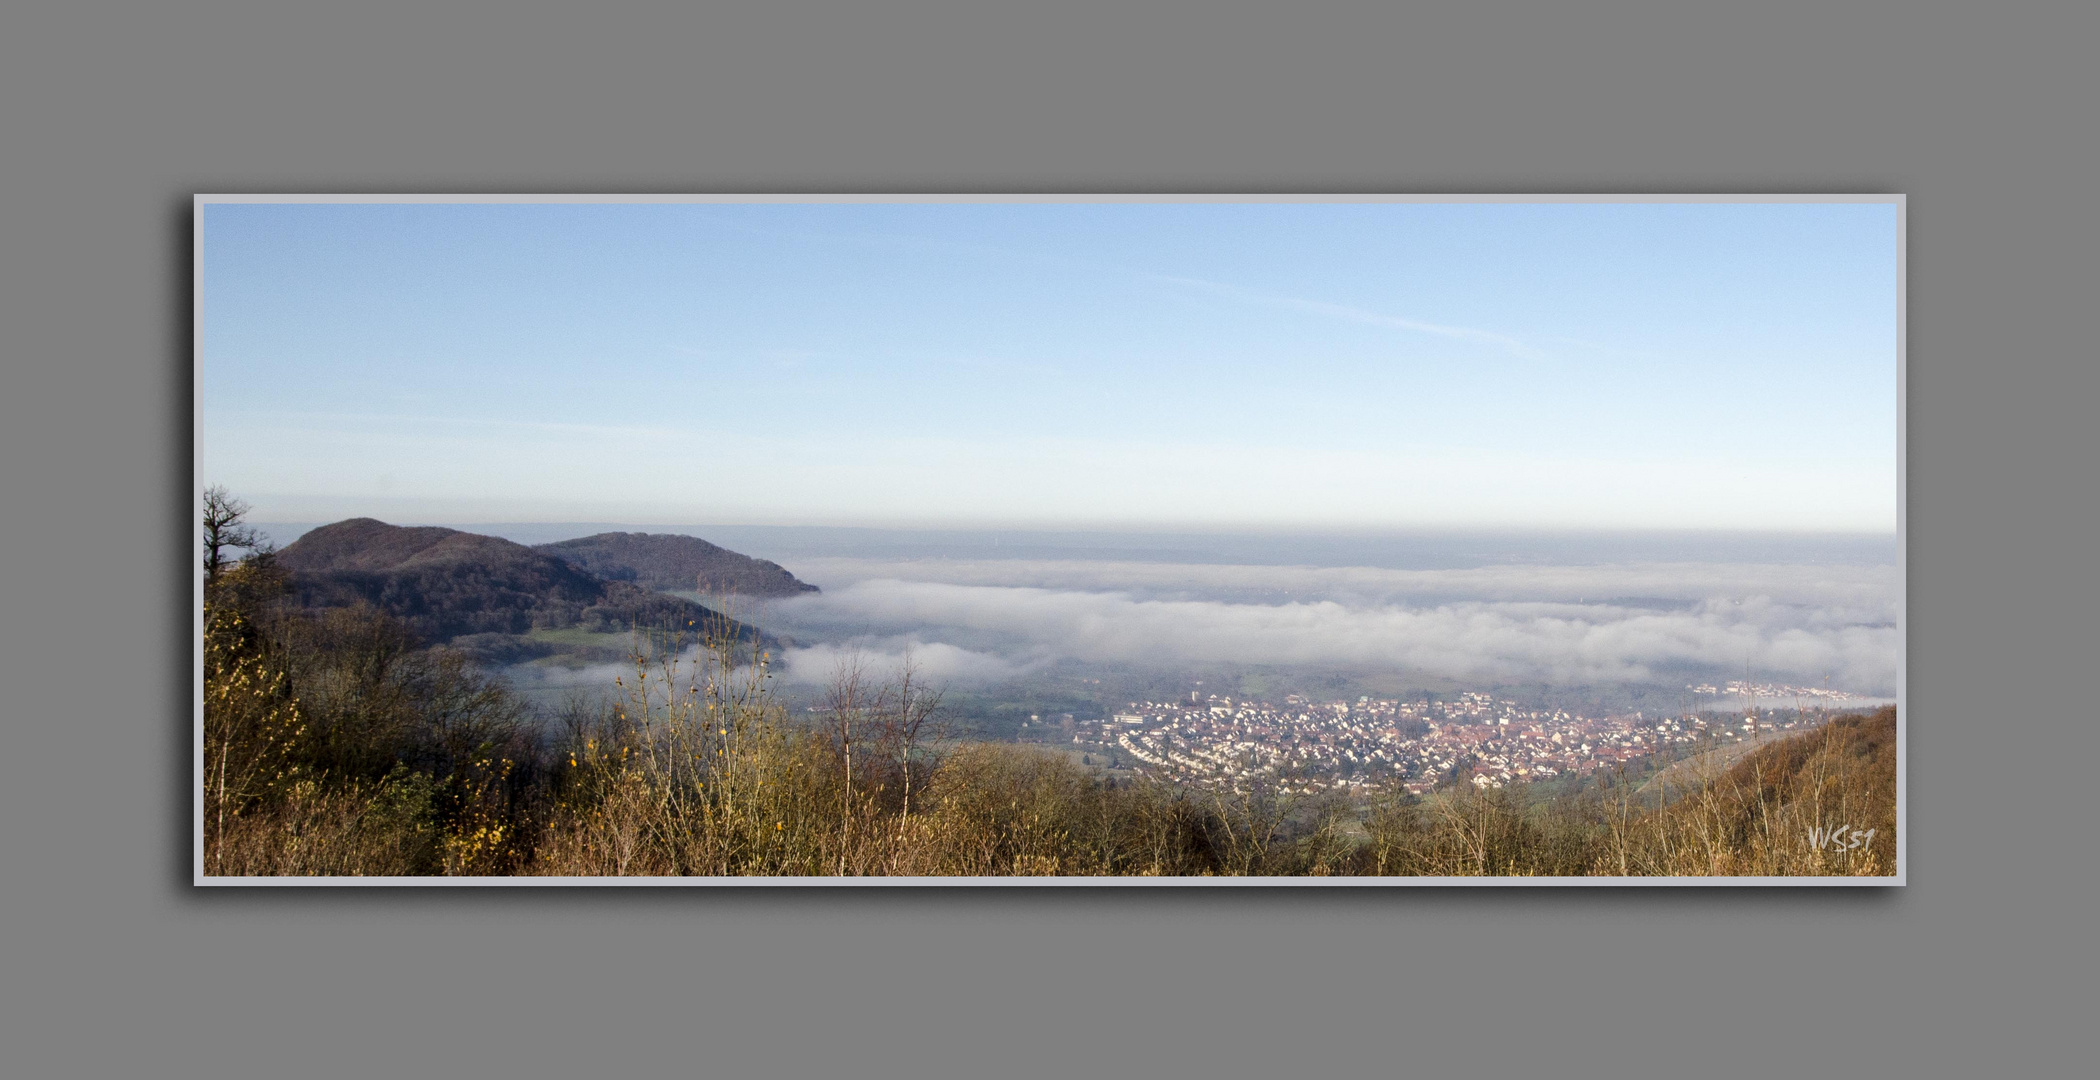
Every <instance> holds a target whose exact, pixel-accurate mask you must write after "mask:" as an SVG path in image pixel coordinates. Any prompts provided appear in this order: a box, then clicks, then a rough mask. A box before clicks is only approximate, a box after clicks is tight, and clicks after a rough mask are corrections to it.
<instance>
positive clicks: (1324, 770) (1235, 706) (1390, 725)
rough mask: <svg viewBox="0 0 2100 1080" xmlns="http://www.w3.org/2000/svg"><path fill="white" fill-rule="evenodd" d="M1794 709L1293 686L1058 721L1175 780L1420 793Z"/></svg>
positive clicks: (1576, 764)
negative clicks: (1681, 708)
mask: <svg viewBox="0 0 2100 1080" xmlns="http://www.w3.org/2000/svg"><path fill="white" fill-rule="evenodd" d="M1798 717H1799V714H1795V717H1794V718H1789V719H1787V720H1784V721H1780V722H1778V723H1777V724H1776V725H1775V718H1773V717H1769V716H1767V717H1764V718H1762V719H1761V720H1760V719H1759V718H1756V717H1754V716H1752V717H1746V718H1743V719H1741V720H1740V721H1738V720H1735V719H1732V718H1727V719H1722V718H1715V717H1713V716H1710V715H1686V716H1676V717H1658V718H1651V717H1648V716H1646V715H1644V714H1643V713H1639V712H1634V713H1626V714H1623V715H1610V716H1594V717H1592V716H1581V715H1576V714H1573V713H1569V712H1567V711H1565V710H1559V709H1534V708H1526V707H1523V706H1520V705H1518V704H1517V703H1516V702H1514V701H1507V700H1497V699H1496V698H1495V697H1494V696H1493V695H1491V694H1485V693H1473V692H1468V693H1462V694H1458V695H1456V696H1455V697H1451V698H1441V699H1436V700H1429V699H1424V700H1420V701H1378V700H1372V699H1371V698H1368V697H1360V698H1358V699H1356V700H1355V701H1353V702H1352V701H1328V702H1312V701H1308V700H1305V699H1303V698H1299V697H1296V696H1293V697H1289V698H1286V699H1284V702H1283V704H1282V705H1280V706H1279V705H1272V704H1270V703H1269V702H1266V701H1250V700H1244V699H1240V700H1235V699H1233V698H1230V697H1223V696H1219V695H1216V694H1212V695H1208V696H1200V695H1198V694H1195V693H1191V694H1190V696H1189V700H1187V701H1171V702H1162V701H1141V702H1131V703H1129V705H1127V706H1126V707H1125V708H1124V709H1123V710H1121V711H1119V712H1117V713H1115V714H1113V715H1112V716H1110V717H1108V718H1107V719H1105V720H1101V721H1087V722H1081V723H1077V724H1074V723H1072V722H1071V721H1069V720H1067V721H1066V724H1067V730H1069V731H1070V732H1071V739H1072V742H1073V743H1075V744H1077V747H1076V748H1079V749H1085V750H1090V751H1096V752H1099V753H1102V754H1104V755H1106V756H1107V757H1108V758H1109V759H1110V760H1112V761H1120V762H1121V763H1123V764H1126V765H1129V766H1130V767H1133V768H1135V769H1137V770H1138V771H1140V772H1143V773H1147V774H1150V775H1157V776H1162V777H1166V778H1171V779H1174V780H1178V781H1182V782H1185V783H1192V784H1198V785H1206V786H1220V787H1230V788H1235V789H1244V788H1246V787H1247V786H1249V785H1250V784H1253V783H1255V782H1260V783H1263V784H1266V785H1272V786H1276V787H1280V788H1282V789H1284V790H1288V791H1300V792H1312V791H1317V790H1323V789H1328V788H1335V787H1343V788H1355V789H1368V788H1373V787H1382V786H1384V785H1386V784H1390V783H1393V782H1395V781H1397V782H1399V783H1401V784H1403V785H1405V786H1406V788H1407V789H1408V790H1409V791H1412V792H1416V793H1421V792H1424V791H1428V790H1430V789H1432V788H1434V787H1436V786H1437V785H1438V784H1439V783H1444V782H1448V781H1450V780H1451V779H1452V778H1454V776H1456V777H1457V778H1458V779H1460V780H1461V781H1463V782H1470V783H1473V784H1476V785H1480V786H1482V787H1501V786H1503V785H1505V784H1510V783H1525V782H1530V781H1534V780H1548V779H1552V778H1554V777H1556V776H1562V775H1565V774H1567V773H1571V772H1573V773H1585V772H1589V771H1591V770H1594V769H1596V768H1598V767H1600V766H1602V767H1612V766H1615V765H1618V764H1620V763H1623V762H1628V761H1633V760H1636V759H1639V758H1645V757H1647V756H1648V755H1650V754H1654V753H1657V752H1658V751H1661V750H1664V749H1667V748H1671V747H1676V746H1690V745H1691V744H1695V743H1705V742H1711V741H1714V740H1717V739H1739V738H1742V737H1744V736H1745V735H1747V734H1750V733H1751V729H1753V726H1754V725H1757V724H1759V723H1763V724H1764V725H1765V726H1766V727H1767V728H1771V727H1774V726H1778V727H1792V726H1794V725H1795V724H1797V723H1799V722H1800V720H1799V719H1798Z"/></svg>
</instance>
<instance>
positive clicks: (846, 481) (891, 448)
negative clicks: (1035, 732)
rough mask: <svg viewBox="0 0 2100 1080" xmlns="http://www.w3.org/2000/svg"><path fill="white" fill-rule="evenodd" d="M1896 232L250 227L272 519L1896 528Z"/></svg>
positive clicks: (209, 294) (518, 222)
mask: <svg viewBox="0 0 2100 1080" xmlns="http://www.w3.org/2000/svg"><path fill="white" fill-rule="evenodd" d="M1896 230H1897V209H1896V208H1895V207H1893V206H1889V205H1862V204H1828V205H1801V204H1749V205H1714V204H1658V205H1627V204H1594V205H1584V204H1533V205H1509V204H1466V205H1420V204H1355V205H1287V204H1286V205H1278V204H1231V205H1223V204H1192V205H1160V204H1121V205H1100V204H1085V205H1050V204H1039V205H1010V204H1009V205H982V204H978V205H955V204H950V205H837V204H834V205H778V204H773V205H616V206H581V205H538V206H518V205H481V206H464V205H209V206H207V207H205V209H204V225H203V244H202V251H201V257H200V261H201V275H200V280H199V285H200V289H201V294H200V320H199V342H200V352H199V358H200V364H201V368H202V381H203V406H202V414H201V423H202V439H203V472H204V478H205V480H206V482H208V483H223V484H226V485H227V486H228V487H230V488H231V489H233V490H234V491H235V493H236V494H239V495H241V496H242V497H244V498H246V499H248V500H249V501H250V502H252V503H253V504H255V507H256V517H257V518H258V519H259V520H330V519H333V518H338V517H347V516H352V515H357V514H371V515H374V516H380V517H386V518H388V519H389V520H398V521H412V520H413V521H502V520H512V521H547V520H593V521H602V520H620V521H630V522H637V523H648V522H657V523H663V524H706V523H744V524H864V525H956V526H970V525H1000V526H1004V525H1035V526H1051V527H1056V526H1087V527H1099V526H1132V527H1148V526H1160V527H1187V526H1199V527H1204V526H1217V527H1239V526H1258V527H1266V526H1299V527H1320V528H1332V527H1367V528H1409V527H1478V526H1487V527H1504V526H1510V527H1530V528H1730V529H1738V528H1749V529H1785V530H1846V531H1890V530H1893V529H1894V528H1895V524H1896V484H1897V458H1896V411H1897V406H1898V401H1897V390H1896V370H1897V311H1898V308H1897V288H1898V280H1899V278H1898V272H1897V271H1898V268H1897V250H1896Z"/></svg>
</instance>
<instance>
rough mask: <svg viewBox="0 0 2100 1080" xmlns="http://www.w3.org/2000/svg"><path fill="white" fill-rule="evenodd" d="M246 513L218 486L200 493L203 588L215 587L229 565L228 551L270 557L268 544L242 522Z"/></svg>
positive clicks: (237, 501) (238, 501)
mask: <svg viewBox="0 0 2100 1080" xmlns="http://www.w3.org/2000/svg"><path fill="white" fill-rule="evenodd" d="M249 509H251V508H250V507H249V505H248V504H247V503H245V502H242V501H241V500H239V499H236V498H234V497H233V496H232V495H231V494H230V493H228V492H227V490H226V489H225V488H224V487H223V486H221V485H218V484H213V485H212V486H210V487H208V488H205V489H204V582H205V584H207V585H210V584H215V583H216V582H217V581H218V580H219V574H220V573H222V572H224V571H225V569H226V568H227V566H228V565H229V564H230V563H231V562H232V559H231V558H230V557H229V556H228V555H227V550H228V549H230V548H245V549H247V550H248V551H251V552H253V553H255V554H257V555H268V554H269V553H270V551H271V545H270V542H269V541H268V540H266V539H264V538H263V534H262V533H261V532H260V531H258V530H257V529H256V528H255V527H254V526H252V525H249V524H247V522H246V518H247V516H248V511H249Z"/></svg>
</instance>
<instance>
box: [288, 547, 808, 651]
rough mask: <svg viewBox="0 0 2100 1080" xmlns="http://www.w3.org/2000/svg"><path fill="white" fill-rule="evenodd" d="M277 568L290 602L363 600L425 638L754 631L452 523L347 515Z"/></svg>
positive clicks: (316, 604)
mask: <svg viewBox="0 0 2100 1080" xmlns="http://www.w3.org/2000/svg"><path fill="white" fill-rule="evenodd" d="M276 564H277V566H278V567H280V568H281V569H283V570H285V571H288V574H289V580H290V584H291V588H292V595H293V597H294V599H295V602H296V603H298V604H300V605H302V606H305V607H309V608H330V607H347V606H350V605H353V604H356V603H358V602H359V601H363V602H365V603H369V604H371V605H373V606H374V607H377V608H379V609H381V610H383V611H385V612H387V613H388V614H390V615H393V616H395V617H397V618H399V619H401V620H403V621H404V622H406V623H408V625H409V626H410V627H411V628H412V629H414V630H415V632H416V633H417V634H418V635H420V636H422V637H423V638H424V639H425V640H427V641H430V642H432V643H441V642H446V641H451V640H452V639H454V638H460V637H463V636H466V635H484V634H502V635H518V634H526V633H529V632H531V631H532V630H535V629H550V630H559V629H568V628H572V627H580V628H583V629H587V630H598V631H620V630H627V629H629V628H631V627H634V626H637V625H639V626H641V627H644V628H678V627H685V626H687V625H688V624H692V625H695V626H696V627H698V626H706V625H709V620H713V621H715V623H716V624H717V625H720V626H722V627H723V628H724V632H731V633H735V634H737V636H738V637H740V638H742V637H746V636H748V635H753V634H758V631H757V630H756V629H755V628H751V627H741V626H737V625H736V624H734V623H721V620H722V619H723V616H721V615H719V614H717V613H716V612H714V611H711V610H710V609H708V608H705V607H702V606H701V605H699V604H695V603H692V602H691V601H687V600H682V599H679V598H678V597H675V596H665V595H662V594H661V593H655V592H651V591H649V590H648V589H646V588H643V587H642V586H640V585H637V584H635V583H633V582H628V581H607V580H604V579H603V578H599V577H596V576H593V575H592V574H590V573H588V572H586V571H584V570H582V569H579V568H578V567H576V566H574V565H572V564H570V563H569V562H566V561H564V560H562V559H558V558H555V557H554V556H552V555H549V554H546V553H544V552H540V551H535V550H533V549H532V548H529V547H526V546H525V545H523V544H517V543H513V542H511V541H509V540H504V539H501V538H499V537H494V536H482V535H479V534H477V533H468V532H460V531H459V530H457V529H441V528H434V527H422V528H403V527H400V526H396V525H389V524H387V523H386V522H383V521H376V520H374V519H372V518H352V519H350V520H348V521H338V522H336V523H334V524H332V525H323V526H321V527H320V528H317V529H314V530H312V531H310V532H308V533H306V534H305V535H304V536H301V537H300V538H299V539H298V540H296V541H294V542H292V543H291V544H289V545H287V546H286V547H285V548H284V550H282V551H280V552H278V553H277V555H276ZM760 636H761V637H763V635H760ZM765 640H768V641H770V639H765Z"/></svg>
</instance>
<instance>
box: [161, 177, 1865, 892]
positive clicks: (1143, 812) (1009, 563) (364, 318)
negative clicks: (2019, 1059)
mask: <svg viewBox="0 0 2100 1080" xmlns="http://www.w3.org/2000/svg"><path fill="white" fill-rule="evenodd" d="M1903 210H1904V208H1903V205H1902V201H1901V199H1900V198H1898V197H1893V196H1875V197H1848V196H1829V197H1786V198H1777V197H1775V198H1771V199H1757V198H1748V197H1746V198H1741V199H1736V200H1734V201H1729V200H1721V199H1715V198H1711V197H1698V198H1690V197H1687V198H1682V199H1679V198H1672V197H1662V196H1651V197H1643V198H1642V199H1639V200H1632V201H1629V200H1623V199H1601V198H1594V197H1571V198H1565V199H1562V198H1556V197H1533V198H1527V199H1499V198H1498V199H1465V198H1453V199H1442V200H1421V199H1413V198H1408V199H1399V200H1384V199H1378V198H1372V197H1352V198H1351V199H1347V200H1337V201H1328V200H1313V199H1309V198H1307V197H1290V198H1270V197H1256V196H1250V197H1235V198H1231V199H1222V200H1211V199H1203V200H1193V199H1192V200H1158V199H1154V198H1151V197H1144V198H1122V197H1116V198H1100V199H1073V198H1071V197H1064V198H1063V199H1062V200H1055V199H1052V200H1034V199H1014V198H1009V197H996V198H983V199H973V198H959V197H940V198H928V199H900V198H891V197H884V198H874V197H868V198H859V197H823V198H803V197H795V198H780V197H765V198H761V197H753V198H730V197H706V198H693V199H684V198H674V197H655V196H651V197H645V198H628V197H599V198H590V197H574V198H571V197H550V196H532V197H508V196H490V197H485V198H461V197H449V196H448V197H400V198H387V197H374V196H358V197H319V196H316V197H305V196H288V197H266V196H200V197H199V198H198V199H197V200H196V207H195V213H196V219H195V222H194V229H195V245H196V248H195V282H194V287H195V295H194V313H195V326H194V341H195V356H196V382H195V387H196V389H195V393H196V399H195V424H196V449H195V469H194V472H195V485H196V490H195V495H194V498H195V502H194V506H195V511H196V514H197V526H196V529H195V537H194V539H195V544H196V556H195V558H196V561H195V563H194V564H193V565H194V566H195V567H196V575H197V577H196V594H195V596H196V618H197V628H196V641H195V670H196V672H197V697H196V707H197V711H196V732H195V743H194V747H193V750H194V758H193V768H194V776H195V788H194V796H195V799H194V814H195V828H194V832H193V839H194V848H193V851H192V862H193V868H194V872H195V875H196V880H198V881H199V882H201V883H219V884H235V883H258V882H263V881H269V880H276V881H280V882H281V881H283V880H285V879H296V880H298V881H301V882H312V883H322V882H327V881H348V880H350V879H364V880H371V879H394V880H402V879H408V880H413V881H419V882H422V881H431V882H440V881H444V880H451V879H502V880H507V881H514V882H517V883H533V882H549V881H560V880H567V881H570V882H576V883H616V882H620V881H625V880H630V879H657V880H672V879H675V880H678V881H684V882H693V883H704V882H710V881H712V882H717V883H720V882H724V881H728V880H737V881H747V880H749V879H765V880H768V881H773V882H780V883H786V882H789V881H795V882H804V883H806V882H811V881H840V880H843V879H858V880H861V881H863V882H870V883H874V882H880V881H885V880H887V881H898V880H908V881H914V882H919V883H928V884H938V883H955V882H962V881H967V882H971V883H985V882H989V881H998V882H1009V881H1010V882H1016V883H1018V882H1020V881H1023V880H1025V879H1036V880H1043V879H1051V880H1058V879H1062V880H1066V881H1069V882H1072V883H1087V882H1093V883H1113V882H1118V881H1122V882H1137V881H1176V882H1209V883H1229V882H1233V881H1240V882H1262V883H1313V882H1314V879H1326V883H1328V884H1336V885H1339V884H1351V883H1389V884H1423V883H1440V884H1441V883H1473V882H1481V883H1503V884H1518V883H1522V882H1525V881H1528V880H1529V881H1535V880H1538V879H1551V880H1559V881H1563V882H1567V883H1583V882H1597V881H1611V882H1622V883H1681V884H1710V883H1725V882H1734V883H1756V884H1768V883H1774V882H1778V883H1799V884H1804V885H1810V884H1864V885H1889V884H1900V883H1901V882H1902V881H1903V880H1904V878H1903V867H1902V860H1901V855H1902V851H1903V845H1904V837H1903V836H1902V835H1901V833H1900V831H1899V825H1900V823H1901V821H1902V818H1903V803H1902V789H1901V785H1902V778H1903V758H1902V741H1901V736H1902V720H1901V717H1902V712H1901V707H1902V697H1903V670H1902V657H1903V643H1904V616H1903V587H1904V581H1903V574H1902V565H1903V561H1902V535H1903V512H1904V511H1903V499H1902V491H1903V476H1904V471H1903V470H1904V466H1903V457H1902V442H1901V416H1902V410H1903V398H1904V394H1903V352H1902V350H1903V239H1902V229H1903Z"/></svg>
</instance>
